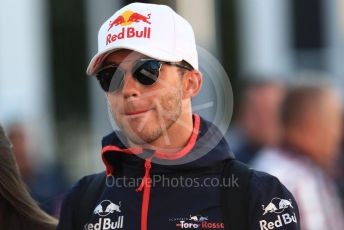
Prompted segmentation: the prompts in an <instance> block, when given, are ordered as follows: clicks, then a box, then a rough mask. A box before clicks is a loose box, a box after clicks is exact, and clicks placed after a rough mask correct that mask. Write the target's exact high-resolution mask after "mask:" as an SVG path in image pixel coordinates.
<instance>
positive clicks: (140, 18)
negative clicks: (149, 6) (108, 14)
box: [107, 10, 151, 31]
mask: <svg viewBox="0 0 344 230" xmlns="http://www.w3.org/2000/svg"><path fill="white" fill-rule="evenodd" d="M150 18H151V14H147V16H146V15H143V14H140V13H137V12H134V11H131V10H127V11H125V12H123V13H122V14H121V15H119V16H117V17H116V18H115V19H113V20H110V21H109V27H108V30H107V31H110V30H111V29H112V28H113V27H114V26H118V25H121V26H129V25H131V24H132V23H138V22H144V23H146V24H151V22H150V21H149V19H150Z"/></svg>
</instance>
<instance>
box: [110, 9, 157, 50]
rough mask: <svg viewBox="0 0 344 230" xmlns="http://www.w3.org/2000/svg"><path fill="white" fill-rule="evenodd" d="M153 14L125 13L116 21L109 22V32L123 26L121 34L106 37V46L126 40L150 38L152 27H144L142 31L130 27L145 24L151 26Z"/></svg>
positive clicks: (129, 11) (111, 34)
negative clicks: (134, 24) (135, 24)
mask: <svg viewBox="0 0 344 230" xmlns="http://www.w3.org/2000/svg"><path fill="white" fill-rule="evenodd" d="M150 18H151V14H147V15H144V14H140V13H137V12H134V11H131V10H127V11H125V12H123V13H122V14H121V15H119V16H117V17H116V18H115V19H113V20H110V21H109V27H108V30H107V31H110V30H112V29H113V28H114V27H117V26H122V27H123V28H122V29H121V31H120V32H118V33H117V34H116V33H109V34H107V36H106V45H108V44H110V43H112V42H115V41H116V40H120V39H125V38H148V39H149V38H150V32H151V28H150V27H146V26H145V27H144V28H143V29H141V30H137V29H136V28H135V27H130V25H132V24H133V23H144V24H147V25H150V24H151V22H150Z"/></svg>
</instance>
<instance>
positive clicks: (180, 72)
mask: <svg viewBox="0 0 344 230" xmlns="http://www.w3.org/2000/svg"><path fill="white" fill-rule="evenodd" d="M180 64H181V65H183V66H186V67H187V68H189V69H191V70H193V69H194V68H193V67H192V65H190V64H189V63H188V62H187V61H184V60H182V61H181V62H180ZM178 71H179V75H180V76H183V75H184V74H185V73H186V71H188V70H187V69H184V68H178Z"/></svg>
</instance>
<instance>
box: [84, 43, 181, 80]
mask: <svg viewBox="0 0 344 230" xmlns="http://www.w3.org/2000/svg"><path fill="white" fill-rule="evenodd" d="M121 49H128V50H132V51H135V52H138V53H141V54H143V55H146V56H148V57H150V58H154V59H157V60H160V61H169V62H178V61H182V60H183V58H182V57H180V56H176V55H174V54H171V53H169V52H166V51H164V50H161V49H155V50H154V49H152V47H144V46H140V47H133V46H124V45H123V46H116V47H111V48H109V49H106V50H103V51H102V52H99V53H97V54H96V55H94V57H93V58H92V60H91V62H90V64H89V65H88V67H87V70H86V74H87V75H90V76H92V75H95V73H97V70H98V69H99V67H100V66H101V64H102V63H103V61H104V60H105V59H106V57H107V56H108V55H109V54H111V53H113V52H115V51H118V50H121Z"/></svg>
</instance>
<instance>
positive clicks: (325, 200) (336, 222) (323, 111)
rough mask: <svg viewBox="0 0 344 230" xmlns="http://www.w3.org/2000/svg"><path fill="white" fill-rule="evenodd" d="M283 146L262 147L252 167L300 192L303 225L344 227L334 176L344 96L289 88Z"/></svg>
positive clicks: (311, 229)
mask: <svg viewBox="0 0 344 230" xmlns="http://www.w3.org/2000/svg"><path fill="white" fill-rule="evenodd" d="M281 118H282V123H283V126H284V138H283V141H284V142H283V145H282V146H281V147H280V148H275V149H266V150H263V151H262V152H261V153H260V155H259V157H257V159H256V160H255V161H254V162H253V167H254V168H256V169H259V170H263V171H266V172H268V173H271V174H272V175H274V176H276V177H277V178H279V179H280V180H281V181H282V182H283V183H284V184H285V185H286V186H287V188H288V189H289V190H290V191H291V192H292V193H293V194H294V195H295V198H296V200H297V202H298V204H299V208H300V214H301V227H302V229H304V230H317V229H319V230H320V229H322V230H324V229H326V230H332V229H344V223H343V217H344V215H343V211H342V210H341V207H340V200H339V198H338V194H337V191H336V189H335V185H334V182H333V180H332V178H331V177H330V176H329V175H328V174H327V173H326V172H328V171H332V170H333V168H334V166H335V162H336V160H337V159H338V153H339V148H340V143H341V128H342V125H341V124H342V118H341V103H340V98H339V96H338V95H336V93H335V92H333V91H332V90H331V88H329V87H325V86H303V87H297V88H295V89H292V90H290V92H288V93H287V96H286V99H285V102H284V103H283V106H282V115H281Z"/></svg>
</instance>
